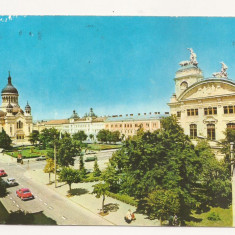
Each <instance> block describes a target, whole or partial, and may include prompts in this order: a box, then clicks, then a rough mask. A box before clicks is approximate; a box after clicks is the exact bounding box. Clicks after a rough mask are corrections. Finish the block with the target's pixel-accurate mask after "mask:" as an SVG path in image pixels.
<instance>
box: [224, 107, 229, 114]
mask: <svg viewBox="0 0 235 235" xmlns="http://www.w3.org/2000/svg"><path fill="white" fill-rule="evenodd" d="M227 113H228V106H224V114H227Z"/></svg>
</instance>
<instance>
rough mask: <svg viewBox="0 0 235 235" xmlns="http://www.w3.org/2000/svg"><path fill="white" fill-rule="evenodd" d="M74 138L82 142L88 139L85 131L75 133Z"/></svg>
mask: <svg viewBox="0 0 235 235" xmlns="http://www.w3.org/2000/svg"><path fill="white" fill-rule="evenodd" d="M73 139H74V140H79V141H80V142H82V141H84V140H86V139H87V135H86V134H85V132H84V131H78V132H77V133H75V134H73Z"/></svg>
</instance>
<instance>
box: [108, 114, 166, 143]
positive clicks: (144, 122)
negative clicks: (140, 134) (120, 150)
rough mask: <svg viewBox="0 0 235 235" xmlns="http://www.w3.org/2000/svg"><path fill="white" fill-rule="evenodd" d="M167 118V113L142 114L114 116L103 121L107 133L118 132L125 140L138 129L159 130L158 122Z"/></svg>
mask: <svg viewBox="0 0 235 235" xmlns="http://www.w3.org/2000/svg"><path fill="white" fill-rule="evenodd" d="M165 116H169V113H167V112H166V113H165V114H163V115H161V114H160V112H154V113H149V114H147V113H144V114H140V113H139V114H138V115H135V116H134V115H133V114H129V115H128V114H126V115H125V116H123V115H114V116H112V117H108V118H107V119H106V120H105V129H107V130H109V131H119V132H120V134H121V136H123V137H124V139H126V138H127V137H130V136H133V135H136V134H137V130H138V129H139V128H143V130H144V131H150V132H153V131H155V130H157V129H160V126H161V125H160V120H161V118H162V117H165Z"/></svg>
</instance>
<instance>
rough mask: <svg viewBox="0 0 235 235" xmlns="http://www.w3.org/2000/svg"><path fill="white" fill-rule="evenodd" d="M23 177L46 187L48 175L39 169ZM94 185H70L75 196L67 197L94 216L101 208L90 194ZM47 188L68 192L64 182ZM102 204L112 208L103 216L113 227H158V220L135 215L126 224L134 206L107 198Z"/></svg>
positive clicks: (100, 199) (52, 178)
mask: <svg viewBox="0 0 235 235" xmlns="http://www.w3.org/2000/svg"><path fill="white" fill-rule="evenodd" d="M25 175H26V176H28V177H31V178H32V179H33V180H36V181H38V182H39V183H41V184H44V185H47V184H48V181H49V178H48V174H46V173H44V172H43V170H41V169H40V170H28V171H26V172H25ZM51 180H54V174H51ZM96 183H97V182H92V183H77V184H72V190H73V192H74V193H75V194H76V195H75V196H72V197H69V198H68V197H67V198H68V200H71V201H73V202H74V203H76V204H78V205H79V206H82V207H83V208H86V209H87V210H89V211H90V212H92V213H94V214H98V213H99V212H100V209H101V207H102V198H96V197H95V195H94V194H91V192H92V190H93V187H92V185H94V184H96ZM47 187H48V188H49V189H51V190H54V191H55V192H57V193H59V194H61V195H63V196H65V197H66V195H67V194H68V190H69V186H68V185H67V184H65V183H64V182H58V183H57V188H55V185H54V184H52V185H47ZM104 204H105V205H108V204H109V206H110V207H112V210H111V211H110V212H109V214H108V215H105V216H104V218H105V219H107V220H108V221H110V222H112V223H113V224H115V225H128V226H160V222H159V221H158V220H149V219H147V218H146V217H147V216H145V215H142V214H136V213H135V217H136V220H135V221H132V222H131V223H130V224H127V223H126V222H125V220H124V216H125V215H126V213H127V211H128V209H131V211H132V212H134V211H135V210H136V208H135V207H134V206H131V205H128V204H126V203H123V202H121V201H118V200H116V199H113V198H110V197H107V196H106V197H105V203H104Z"/></svg>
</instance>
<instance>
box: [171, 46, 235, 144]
mask: <svg viewBox="0 0 235 235" xmlns="http://www.w3.org/2000/svg"><path fill="white" fill-rule="evenodd" d="M221 64H222V68H221V71H220V72H217V73H213V77H209V78H204V76H203V73H202V70H201V69H200V68H199V67H198V63H197V60H196V54H195V53H194V52H193V50H192V49H191V57H190V61H183V62H181V63H180V65H181V68H180V69H179V70H178V71H177V72H176V76H175V79H174V80H175V93H174V94H173V95H172V97H171V100H170V103H168V105H169V106H170V110H171V114H175V115H176V116H177V118H178V121H179V124H180V125H181V126H182V127H183V129H184V132H185V134H187V135H189V136H190V138H192V139H196V138H198V137H199V138H206V139H208V140H209V141H210V144H211V145H212V146H217V143H218V142H219V141H220V140H222V139H223V138H224V137H225V136H224V131H225V129H226V128H227V127H228V128H235V82H234V81H232V80H231V79H229V78H228V75H227V69H228V67H227V66H226V65H225V64H224V63H223V62H221Z"/></svg>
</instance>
